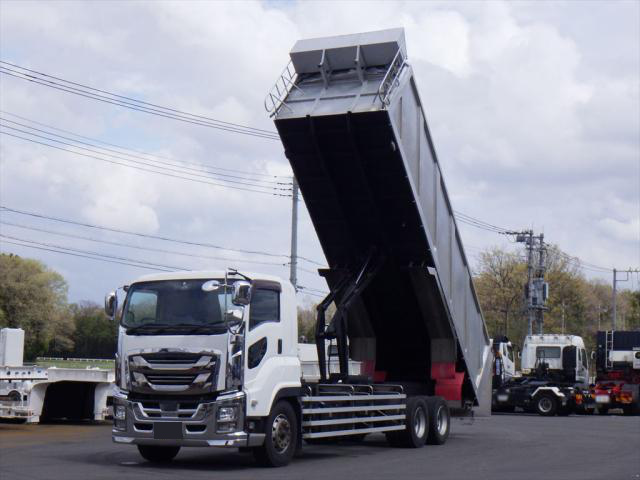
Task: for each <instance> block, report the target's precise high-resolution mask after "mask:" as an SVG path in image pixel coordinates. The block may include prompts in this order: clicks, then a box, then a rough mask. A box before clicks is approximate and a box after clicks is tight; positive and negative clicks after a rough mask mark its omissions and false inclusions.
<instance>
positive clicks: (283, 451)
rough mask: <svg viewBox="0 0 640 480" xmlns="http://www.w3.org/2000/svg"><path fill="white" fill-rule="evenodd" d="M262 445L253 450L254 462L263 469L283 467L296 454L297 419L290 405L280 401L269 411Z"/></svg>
mask: <svg viewBox="0 0 640 480" xmlns="http://www.w3.org/2000/svg"><path fill="white" fill-rule="evenodd" d="M265 433H266V435H265V438H264V444H263V445H262V446H260V447H256V448H254V450H253V455H254V457H255V459H256V462H257V463H258V464H259V465H261V466H263V467H284V466H285V465H288V464H289V463H290V462H291V460H292V459H293V456H294V455H295V453H296V446H297V442H298V419H297V417H296V413H295V411H294V410H293V407H292V406H291V404H290V403H289V402H287V401H284V400H281V401H279V402H278V403H276V404H275V405H274V406H273V408H272V409H271V413H270V414H269V417H267V421H266V422H265Z"/></svg>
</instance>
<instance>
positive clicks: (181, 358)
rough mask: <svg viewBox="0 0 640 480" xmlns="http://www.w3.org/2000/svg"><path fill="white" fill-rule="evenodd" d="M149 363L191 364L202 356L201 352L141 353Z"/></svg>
mask: <svg viewBox="0 0 640 480" xmlns="http://www.w3.org/2000/svg"><path fill="white" fill-rule="evenodd" d="M141 357H142V358H144V359H145V360H146V361H147V362H148V363H150V364H152V365H190V364H192V363H197V362H198V360H200V359H201V358H202V354H199V353H182V354H179V355H177V354H171V353H145V354H143V355H141Z"/></svg>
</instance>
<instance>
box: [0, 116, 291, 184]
mask: <svg viewBox="0 0 640 480" xmlns="http://www.w3.org/2000/svg"><path fill="white" fill-rule="evenodd" d="M0 121H3V122H10V123H12V124H14V125H19V126H21V127H25V128H28V129H30V130H34V131H36V132H40V133H45V134H47V135H52V136H54V137H57V138H62V139H64V140H69V141H71V142H75V143H79V144H81V145H87V146H90V147H93V148H97V149H99V150H100V151H98V152H97V153H100V154H102V155H108V156H114V157H115V158H121V159H123V160H126V161H131V162H135V163H141V162H136V161H135V160H129V159H128V158H124V157H120V156H119V155H126V156H128V157H132V158H137V159H140V160H144V161H146V162H148V161H150V160H155V162H157V163H160V164H162V165H168V166H172V167H178V168H180V169H181V170H193V171H196V172H203V173H207V174H209V175H212V176H215V177H224V178H222V179H219V180H222V181H225V182H229V183H234V182H233V181H232V180H226V178H233V179H239V180H244V181H248V182H254V183H252V185H255V186H258V187H262V188H269V187H268V186H265V185H260V183H266V184H272V185H278V186H281V185H287V186H291V185H292V182H291V181H289V182H281V181H275V180H262V179H258V178H248V177H246V176H240V175H232V174H228V173H219V172H216V171H212V169H215V167H208V166H205V168H203V166H202V165H199V164H196V163H190V162H181V163H176V161H175V160H174V161H173V162H167V161H163V160H159V159H158V157H154V156H153V155H151V154H149V153H145V155H148V156H151V157H152V158H147V157H143V156H141V155H136V154H131V153H128V152H121V151H119V150H114V149H112V148H107V147H101V146H99V145H95V144H93V143H89V142H83V141H81V140H77V139H75V138H71V137H66V136H64V135H60V134H57V133H54V132H50V131H47V130H42V129H40V128H36V127H32V126H30V125H26V124H24V123H20V122H16V121H14V120H9V119H8V118H2V117H0ZM3 126H5V127H6V128H13V129H15V130H18V131H21V132H23V133H28V134H30V135H35V134H33V133H31V132H25V131H24V130H20V129H17V128H15V127H11V126H9V125H3ZM48 128H50V129H54V127H48ZM71 135H75V136H78V135H77V134H74V133H71ZM85 138H87V137H85ZM91 140H92V141H93V142H99V143H102V142H100V141H99V140H95V139H91ZM74 146H75V145H74ZM75 147H76V148H83V147H78V146H75ZM118 148H120V149H123V150H126V148H125V147H118ZM103 150H104V151H106V152H112V153H116V154H118V155H111V154H109V153H104V151H103ZM90 151H93V150H90ZM144 164H145V165H150V164H148V163H144ZM151 165H152V166H154V167H155V166H156V165H153V164H151ZM187 165H197V166H198V167H197V168H194V167H189V166H187ZM158 168H161V167H158ZM188 174H189V175H194V174H192V173H188ZM257 182H259V183H257ZM271 188H276V187H271ZM287 190H290V189H287Z"/></svg>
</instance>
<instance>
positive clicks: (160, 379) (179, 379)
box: [145, 375, 196, 385]
mask: <svg viewBox="0 0 640 480" xmlns="http://www.w3.org/2000/svg"><path fill="white" fill-rule="evenodd" d="M145 377H146V378H147V380H148V381H149V382H150V383H152V384H154V385H191V384H192V383H193V381H194V380H195V379H196V376H195V375H145Z"/></svg>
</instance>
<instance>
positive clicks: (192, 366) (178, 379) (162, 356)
mask: <svg viewBox="0 0 640 480" xmlns="http://www.w3.org/2000/svg"><path fill="white" fill-rule="evenodd" d="M128 360H129V371H130V375H131V384H132V390H134V391H136V392H141V393H150V392H158V391H162V392H166V393H169V392H172V393H180V394H182V393H184V394H202V393H209V392H213V391H215V388H216V383H217V378H218V371H219V362H218V360H219V355H218V354H215V353H213V352H198V353H191V352H172V351H169V352H166V351H165V352H152V353H147V352H145V353H139V354H134V355H130V356H129V359H128Z"/></svg>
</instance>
